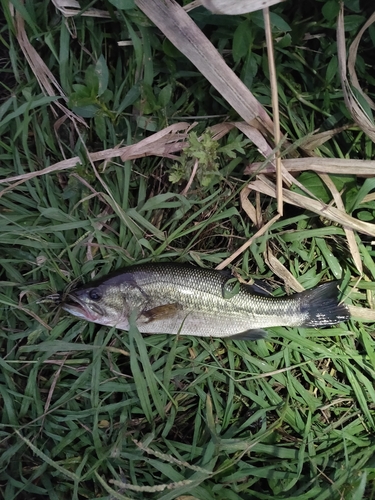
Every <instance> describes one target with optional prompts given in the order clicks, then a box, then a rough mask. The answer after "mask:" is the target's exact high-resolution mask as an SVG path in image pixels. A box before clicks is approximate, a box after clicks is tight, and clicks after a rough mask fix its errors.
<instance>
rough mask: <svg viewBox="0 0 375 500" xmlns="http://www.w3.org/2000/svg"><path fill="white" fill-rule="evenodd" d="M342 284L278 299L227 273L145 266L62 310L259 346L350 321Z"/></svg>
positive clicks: (74, 298)
mask: <svg viewBox="0 0 375 500" xmlns="http://www.w3.org/2000/svg"><path fill="white" fill-rule="evenodd" d="M338 284H339V282H338V281H330V282H327V283H324V284H321V285H319V286H317V287H315V288H313V289H311V290H307V291H305V292H302V293H296V294H294V295H290V296H286V297H272V296H268V295H264V294H261V293H259V288H256V287H254V286H252V285H247V284H244V283H240V282H239V281H238V280H237V279H236V278H234V277H233V276H232V275H231V274H230V272H229V273H228V272H227V271H217V270H213V269H206V268H200V267H195V266H193V265H190V264H179V263H155V264H138V265H134V266H130V267H127V268H125V269H123V270H121V271H119V272H117V273H115V274H113V275H109V276H107V277H105V278H104V279H101V280H99V281H96V282H92V283H90V284H88V285H84V286H82V287H81V288H77V289H76V290H73V291H70V292H69V293H68V294H67V296H66V297H65V298H64V299H63V301H62V304H61V307H62V309H63V310H65V311H67V312H69V313H70V314H72V315H74V316H76V317H77V318H80V319H84V320H86V321H90V322H94V323H98V324H101V325H107V326H111V327H116V328H118V329H120V330H129V328H130V323H131V320H130V317H131V315H132V314H133V316H132V317H135V324H136V326H137V327H138V329H139V331H140V332H141V333H146V334H174V335H194V336H200V337H220V338H225V337H228V338H234V339H244V340H258V339H261V338H264V337H265V335H266V331H265V330H264V328H269V327H276V326H289V327H316V328H318V327H326V326H329V325H335V324H337V323H340V322H342V321H346V320H348V319H349V318H350V313H349V309H348V307H347V306H346V305H345V304H340V303H339V301H338V295H339V289H338Z"/></svg>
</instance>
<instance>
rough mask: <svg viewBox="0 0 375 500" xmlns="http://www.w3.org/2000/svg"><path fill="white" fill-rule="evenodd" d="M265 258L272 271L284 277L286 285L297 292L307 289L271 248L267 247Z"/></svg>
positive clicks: (281, 277)
mask: <svg viewBox="0 0 375 500" xmlns="http://www.w3.org/2000/svg"><path fill="white" fill-rule="evenodd" d="M265 260H266V262H267V265H268V266H269V268H270V269H271V270H272V272H273V273H274V274H276V276H278V277H279V278H280V279H282V280H283V281H284V283H285V285H287V286H288V287H289V288H291V289H292V290H294V291H296V292H303V291H304V290H305V289H304V287H303V286H302V285H301V284H300V283H299V282H298V281H297V280H296V278H295V277H294V276H293V274H292V273H291V272H290V271H289V270H288V269H287V268H286V267H285V266H284V264H282V263H281V262H280V261H279V259H277V258H276V257H275V256H274V254H273V253H272V251H271V249H270V248H268V249H267V252H266V254H265Z"/></svg>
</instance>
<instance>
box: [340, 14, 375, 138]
mask: <svg viewBox="0 0 375 500" xmlns="http://www.w3.org/2000/svg"><path fill="white" fill-rule="evenodd" d="M337 56H338V63H339V71H340V79H341V86H342V90H343V93H344V100H345V105H346V107H347V109H348V111H349V112H350V114H351V116H352V117H353V120H354V121H355V123H356V124H357V125H358V126H359V127H360V128H361V130H363V132H365V134H367V135H368V136H369V137H370V139H371V140H372V141H373V142H375V125H374V123H373V118H372V117H370V116H368V114H367V113H366V112H365V110H364V109H363V107H362V106H361V104H360V103H359V101H358V99H357V98H356V96H355V95H354V93H353V91H352V89H351V87H350V84H349V81H348V78H347V72H346V44H345V29H344V4H341V8H340V12H339V16H338V19H337Z"/></svg>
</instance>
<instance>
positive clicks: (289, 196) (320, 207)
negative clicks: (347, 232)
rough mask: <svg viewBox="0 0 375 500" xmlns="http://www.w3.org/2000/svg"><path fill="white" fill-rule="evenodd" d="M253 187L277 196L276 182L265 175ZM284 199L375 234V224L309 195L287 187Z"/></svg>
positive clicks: (327, 217)
mask: <svg viewBox="0 0 375 500" xmlns="http://www.w3.org/2000/svg"><path fill="white" fill-rule="evenodd" d="M249 187H250V188H251V189H254V190H255V191H258V192H260V193H263V194H265V195H267V196H272V197H273V198H276V186H275V184H274V183H272V182H271V181H269V180H268V179H267V178H266V177H264V176H259V179H258V180H256V181H253V182H251V183H250V184H249ZM283 195H284V201H285V202H286V203H290V204H291V205H295V206H298V207H300V208H303V209H304V210H311V211H312V212H314V213H316V214H318V215H320V216H321V217H324V218H325V219H328V220H330V221H332V222H337V223H338V224H341V225H342V226H343V227H348V228H351V229H354V230H355V231H359V232H360V233H364V234H368V235H370V236H375V224H370V223H368V222H363V221H360V220H358V219H355V218H354V217H351V216H350V215H348V214H347V213H345V212H343V211H341V210H339V209H338V208H334V207H331V206H328V205H326V204H324V203H323V202H321V201H319V200H313V199H311V198H308V197H307V196H303V195H301V194H298V193H294V192H292V191H289V190H287V189H283Z"/></svg>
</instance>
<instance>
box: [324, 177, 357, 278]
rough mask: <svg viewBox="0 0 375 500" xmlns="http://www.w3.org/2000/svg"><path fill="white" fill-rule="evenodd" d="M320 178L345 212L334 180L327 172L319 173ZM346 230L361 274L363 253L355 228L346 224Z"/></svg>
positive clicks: (350, 248)
mask: <svg viewBox="0 0 375 500" xmlns="http://www.w3.org/2000/svg"><path fill="white" fill-rule="evenodd" d="M319 176H320V178H321V179H322V181H323V182H324V183H325V185H326V186H327V187H328V189H329V190H330V191H331V193H332V196H333V199H334V200H335V203H336V207H337V208H338V209H339V210H341V211H342V212H345V207H344V203H343V201H342V199H341V196H340V193H339V192H338V190H337V188H336V186H335V184H334V182H333V181H332V179H331V178H330V177H329V176H328V175H327V174H319ZM344 231H345V235H346V239H347V240H348V245H349V250H350V253H351V254H352V258H353V262H354V263H355V265H356V267H357V269H358V272H359V274H360V275H362V274H363V266H362V260H361V254H360V252H359V249H358V245H357V242H356V240H355V234H354V231H353V229H351V228H348V227H345V226H344Z"/></svg>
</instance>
